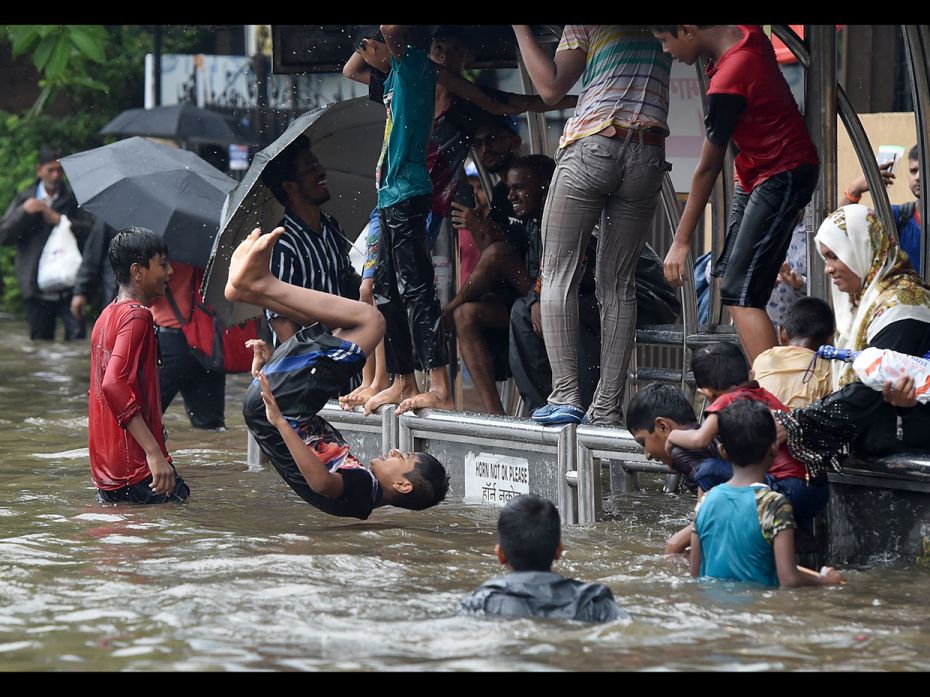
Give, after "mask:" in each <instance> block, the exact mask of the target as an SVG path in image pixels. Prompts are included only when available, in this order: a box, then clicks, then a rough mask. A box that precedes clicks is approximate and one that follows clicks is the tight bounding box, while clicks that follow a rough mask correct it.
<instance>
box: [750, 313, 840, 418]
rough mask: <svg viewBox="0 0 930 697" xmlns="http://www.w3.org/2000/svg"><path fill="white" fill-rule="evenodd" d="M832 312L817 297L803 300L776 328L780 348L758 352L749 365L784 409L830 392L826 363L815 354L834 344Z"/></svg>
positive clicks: (831, 388)
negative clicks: (826, 345) (823, 347)
mask: <svg viewBox="0 0 930 697" xmlns="http://www.w3.org/2000/svg"><path fill="white" fill-rule="evenodd" d="M835 330H836V321H835V320H834V317H833V310H832V309H831V308H830V306H829V305H828V304H827V303H825V302H824V301H823V300H821V299H820V298H814V297H803V298H799V299H798V300H796V301H795V302H794V303H792V305H791V306H790V307H789V308H788V310H787V311H786V312H785V315H784V317H783V318H782V325H781V326H779V327H778V340H779V343H780V344H781V345H780V346H773V347H772V348H770V349H768V350H767V351H763V352H762V353H760V354H759V355H758V356H757V357H756V360H755V361H754V362H753V364H752V372H753V377H755V379H756V380H757V381H758V383H759V385H760V386H762V387H764V388H765V389H766V390H768V391H769V392H771V393H772V394H773V395H775V396H776V397H777V398H778V399H779V401H781V402H782V403H784V404H785V405H786V406H788V407H790V408H792V409H796V408H798V407H806V406H807V405H808V404H810V403H811V402H816V401H817V400H818V399H820V398H822V397H826V396H827V395H828V394H830V393H831V392H832V391H833V382H832V373H831V366H830V362H829V361H825V360H822V359H819V358H817V356H816V351H817V349H818V348H819V347H821V346H823V345H824V344H832V343H833V334H834V332H835Z"/></svg>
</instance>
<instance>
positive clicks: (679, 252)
mask: <svg viewBox="0 0 930 697" xmlns="http://www.w3.org/2000/svg"><path fill="white" fill-rule="evenodd" d="M688 251H689V250H688V246H687V245H684V244H681V243H679V242H672V246H671V248H670V249H669V250H668V254H666V255H665V264H664V267H663V271H664V272H665V280H666V281H668V282H669V283H670V284H671V285H672V287H674V288H681V287H682V286H683V285H684V284H685V273H686V264H685V263H686V262H687V260H688Z"/></svg>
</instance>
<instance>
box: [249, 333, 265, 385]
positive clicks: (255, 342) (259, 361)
mask: <svg viewBox="0 0 930 697" xmlns="http://www.w3.org/2000/svg"><path fill="white" fill-rule="evenodd" d="M245 346H246V348H250V349H252V377H253V378H257V377H258V374H259V372H260V371H261V369H262V367H264V365H265V363H267V362H268V359H270V358H271V347H270V346H269V345H268V344H266V343H265V342H264V341H262V340H261V339H249V340H248V341H246V342H245Z"/></svg>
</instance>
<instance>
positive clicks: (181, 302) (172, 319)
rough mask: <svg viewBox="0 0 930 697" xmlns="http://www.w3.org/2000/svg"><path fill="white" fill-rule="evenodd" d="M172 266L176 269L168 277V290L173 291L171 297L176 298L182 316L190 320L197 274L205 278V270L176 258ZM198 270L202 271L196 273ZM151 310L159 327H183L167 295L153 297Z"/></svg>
mask: <svg viewBox="0 0 930 697" xmlns="http://www.w3.org/2000/svg"><path fill="white" fill-rule="evenodd" d="M171 268H172V269H174V273H173V274H171V278H169V279H168V290H169V291H171V297H173V298H174V302H175V304H176V305H177V306H178V310H179V311H180V312H181V317H183V318H184V319H185V320H187V321H190V318H191V312H192V311H193V304H194V282H195V280H199V279H198V278H197V275H199V278H200V279H202V278H203V272H202V270H198V269H195V268H194V267H193V266H190V265H189V264H182V263H181V262H178V261H174V260H172V261H171ZM197 271H200V273H199V274H196V273H195V272H197ZM149 310H151V312H152V316H153V317H154V318H155V324H157V325H158V326H159V327H171V328H173V329H180V328H181V324H180V322H178V318H177V317H176V316H175V314H174V310H172V309H171V303H169V302H168V299H167V298H166V297H164V296H159V297H157V298H153V299H152V302H151V304H150V305H149Z"/></svg>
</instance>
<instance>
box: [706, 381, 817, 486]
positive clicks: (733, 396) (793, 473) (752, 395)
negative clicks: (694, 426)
mask: <svg viewBox="0 0 930 697" xmlns="http://www.w3.org/2000/svg"><path fill="white" fill-rule="evenodd" d="M741 399H751V400H753V401H754V402H762V403H763V404H764V405H765V406H767V407H768V408H769V409H775V410H777V411H790V409H788V407H786V406H785V405H784V404H782V402H781V400H779V399H778V397H776V396H775V395H773V394H772V393H771V392H769V391H768V390H767V389H765V388H764V387H759V383H758V382H756V381H755V380H753V381H752V382H750V383H748V384H746V385H744V386H743V387H737V388H736V389H735V390H733V391H732V392H727V393H726V394H724V395H721V396H719V397H717V399H715V400H714V401H713V403H712V404H711V405H710V406H709V407H707V409H705V410H704V416H705V417H706V416H707V415H708V414H716V413H717V412H719V411H721V410H722V409H724V408H725V407H728V406H730V405H731V404H733V402H738V401H739V400H741ZM769 474H771V475H772V478H773V479H787V478H788V477H796V478H797V479H805V478H806V476H807V471H806V470H805V468H804V465H803V464H801V463H800V462H798V461H797V460H795V459H794V457H793V456H792V455H791V453H790V452H789V450H788V446H787V445H784V444H783V445H782V446H781V447H780V448H778V454H777V455H775V461H774V462H773V463H772V466H771V467H769Z"/></svg>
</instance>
